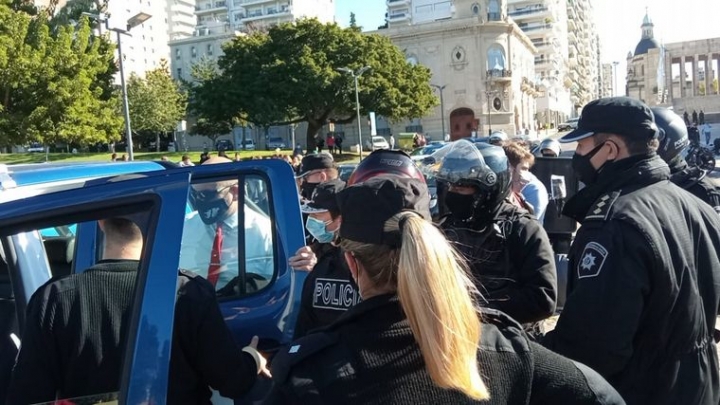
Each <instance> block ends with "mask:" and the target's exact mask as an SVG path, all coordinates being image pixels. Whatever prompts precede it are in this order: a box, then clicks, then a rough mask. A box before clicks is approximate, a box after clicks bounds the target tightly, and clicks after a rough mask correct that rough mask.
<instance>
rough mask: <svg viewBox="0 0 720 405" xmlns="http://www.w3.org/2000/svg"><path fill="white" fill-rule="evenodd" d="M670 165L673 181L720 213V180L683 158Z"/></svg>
mask: <svg viewBox="0 0 720 405" xmlns="http://www.w3.org/2000/svg"><path fill="white" fill-rule="evenodd" d="M669 165H670V180H671V181H672V182H673V183H675V184H677V185H678V186H679V187H680V188H683V189H685V190H687V191H689V192H690V193H692V194H693V195H694V196H695V197H697V198H699V199H701V200H703V201H705V202H706V203H707V204H708V205H710V206H711V207H713V209H715V211H716V212H717V213H718V214H720V180H718V179H713V178H710V177H709V176H707V175H705V173H703V171H702V170H701V169H699V168H697V167H689V166H688V164H687V162H685V161H684V160H682V159H675V160H673V161H672V162H671V163H669Z"/></svg>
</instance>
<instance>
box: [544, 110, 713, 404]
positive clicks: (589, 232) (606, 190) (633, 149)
mask: <svg viewBox="0 0 720 405" xmlns="http://www.w3.org/2000/svg"><path fill="white" fill-rule="evenodd" d="M657 135H658V128H657V126H656V124H655V122H654V117H653V113H652V111H651V110H650V108H648V107H647V106H646V105H645V104H643V103H642V102H640V101H638V100H634V99H630V98H627V97H611V98H602V99H599V100H595V101H592V102H590V103H589V104H587V105H586V106H585V108H583V111H582V115H581V118H580V121H579V122H578V128H577V129H576V130H574V131H572V132H570V133H569V134H567V135H565V136H564V137H563V138H562V139H561V141H562V142H575V141H577V148H576V150H575V155H574V156H573V169H574V170H575V173H576V175H577V176H578V177H579V179H580V181H582V182H583V183H585V184H586V187H585V188H583V189H582V190H580V191H579V192H578V193H577V194H575V195H574V196H573V197H572V198H571V199H570V200H569V201H568V202H567V204H566V205H565V209H564V211H563V213H564V214H565V215H568V216H570V217H572V218H574V219H575V220H577V221H578V222H580V223H581V224H582V226H581V228H580V230H579V231H578V232H577V236H576V238H575V240H574V242H573V245H572V248H571V250H570V255H569V256H570V274H571V279H570V280H569V285H570V288H569V290H570V292H569V296H568V299H567V302H566V304H565V307H564V309H563V312H562V314H561V315H560V318H559V321H558V323H557V326H556V328H555V330H554V331H553V332H551V333H549V334H548V335H547V336H546V339H545V340H544V343H545V344H546V345H547V346H548V347H549V348H550V349H552V350H555V351H557V352H558V353H560V354H563V355H565V356H568V357H570V358H572V359H574V360H578V361H580V362H583V363H585V364H587V365H588V366H590V367H592V368H593V369H595V370H597V371H598V372H599V373H600V374H601V375H603V376H604V377H605V378H606V379H607V380H608V381H609V382H610V383H611V384H613V385H614V387H615V388H616V389H617V390H618V392H620V394H621V395H622V396H623V398H624V399H625V400H626V401H627V403H628V404H630V405H632V404H717V403H718V400H719V399H720V377H718V359H717V353H716V349H715V344H714V342H713V339H712V333H713V331H714V329H715V320H716V315H717V313H718V305H719V304H720V259H719V258H718V253H717V252H718V249H720V217H718V215H717V214H716V213H715V212H714V211H713V209H712V208H710V207H709V206H707V204H703V203H702V202H701V201H699V200H698V199H696V198H694V197H692V196H691V195H690V194H689V193H687V192H685V191H683V190H682V189H681V188H679V187H677V186H675V185H674V184H673V183H671V182H670V181H669V177H670V170H669V168H668V166H667V164H665V162H664V161H663V160H662V159H661V158H660V157H659V156H657V154H656V153H655V151H656V149H657V146H658V141H657Z"/></svg>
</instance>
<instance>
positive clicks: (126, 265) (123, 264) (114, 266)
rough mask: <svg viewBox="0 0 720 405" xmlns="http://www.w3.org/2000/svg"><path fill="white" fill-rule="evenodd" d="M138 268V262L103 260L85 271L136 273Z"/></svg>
mask: <svg viewBox="0 0 720 405" xmlns="http://www.w3.org/2000/svg"><path fill="white" fill-rule="evenodd" d="M139 268H140V261H139V260H125V259H105V260H100V261H98V262H97V263H96V264H95V265H94V266H92V267H90V268H89V269H87V270H86V271H93V270H100V271H117V272H126V271H137V270H138V269H139Z"/></svg>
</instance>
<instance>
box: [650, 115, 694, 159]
mask: <svg viewBox="0 0 720 405" xmlns="http://www.w3.org/2000/svg"><path fill="white" fill-rule="evenodd" d="M652 112H653V114H654V115H655V123H656V124H657V126H658V130H659V132H660V136H659V137H658V140H659V141H660V146H659V147H658V150H657V153H658V155H660V157H661V158H662V159H663V160H664V161H665V162H667V163H670V162H671V161H672V160H673V159H675V158H676V157H678V156H680V153H681V152H682V151H683V150H684V149H685V148H687V146H688V145H689V144H690V140H689V138H688V130H687V127H686V126H685V121H684V120H683V119H682V117H681V116H679V115H677V114H675V113H674V112H673V111H671V110H668V109H667V108H661V107H654V108H652Z"/></svg>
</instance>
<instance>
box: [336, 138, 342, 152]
mask: <svg viewBox="0 0 720 405" xmlns="http://www.w3.org/2000/svg"><path fill="white" fill-rule="evenodd" d="M342 144H343V138H342V136H340V135H335V147H336V148H337V150H338V153H339V154H341V155H342Z"/></svg>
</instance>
